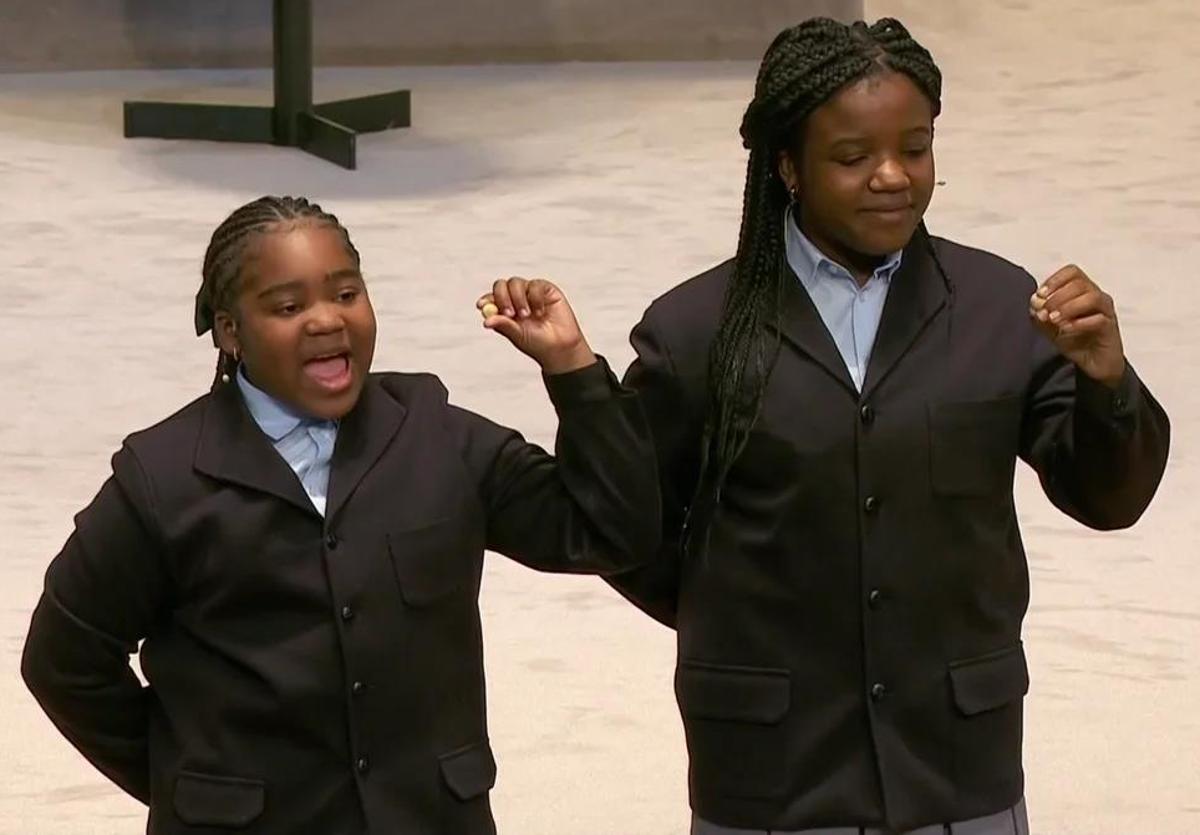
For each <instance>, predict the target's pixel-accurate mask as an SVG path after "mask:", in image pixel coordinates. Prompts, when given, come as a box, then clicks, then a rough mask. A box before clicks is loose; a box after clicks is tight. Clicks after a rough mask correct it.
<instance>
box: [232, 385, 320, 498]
mask: <svg viewBox="0 0 1200 835" xmlns="http://www.w3.org/2000/svg"><path fill="white" fill-rule="evenodd" d="M237 382H238V388H239V389H241V392H242V397H243V399H245V401H246V408H247V409H249V410H250V415H251V417H253V418H254V422H255V423H257V424H258V428H259V429H261V430H262V431H263V433H264V434H265V435H266V436H267V437H268V438H270V439H271V443H272V445H274V447H275V451H276V452H278V453H279V455H280V456H281V457H282V458H283V460H284V461H286V462H287V464H288V466H289V467H291V468H292V472H294V473H295V474H296V478H298V479H299V480H300V485H301V486H302V487H303V488H304V492H305V493H307V494H308V498H309V499H311V500H312V503H313V507H315V508H316V509H317V512H318V513H320V514H321V515H322V516H324V515H325V499H326V497H327V496H328V494H329V462H330V461H331V460H332V458H333V445H334V443H336V442H337V431H338V427H337V423H335V422H334V421H332V420H317V419H315V418H308V417H304V416H303V415H299V414H296V413H295V412H294V411H292V410H291V409H289V408H288V407H287V406H286V405H284V404H283V403H281V402H280V401H278V400H276V399H275V398H274V397H272V396H271V395H269V394H267V393H266V392H265V391H263V390H262V389H260V388H259V387H258V386H256V385H254V383H252V382H250V380H249V379H248V378H247V377H246V374H245V373H244V372H243V371H242V369H241V368H239V369H238V373H237Z"/></svg>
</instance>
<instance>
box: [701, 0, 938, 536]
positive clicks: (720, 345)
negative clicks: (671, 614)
mask: <svg viewBox="0 0 1200 835" xmlns="http://www.w3.org/2000/svg"><path fill="white" fill-rule="evenodd" d="M888 70H891V71H895V72H902V73H904V74H905V75H907V76H909V77H910V78H911V79H912V80H913V81H914V82H915V83H916V84H917V86H918V88H920V90H921V91H922V92H923V93H925V95H926V96H928V97H929V100H930V102H931V104H932V106H933V114H934V116H935V117H936V116H937V114H938V112H939V111H940V109H941V91H942V76H941V72H940V71H939V70H938V68H937V65H936V64H934V62H933V58H932V56H930V54H929V52H928V50H926V49H925V48H924V47H923V46H921V45H920V44H919V43H917V41H916V40H914V39H913V37H912V36H911V35H910V34H909V33H908V30H907V29H905V28H904V26H903V25H902V24H901V23H900V22H899V21H896V20H893V19H892V18H883V19H881V20H879V21H878V22H876V23H875V24H873V25H871V26H868V25H867V24H866V23H863V22H862V21H859V22H857V23H854V24H852V25H846V24H843V23H840V22H838V21H836V20H831V19H829V18H813V19H811V20H806V21H805V22H803V23H801V24H799V25H798V26H794V27H792V28H790V29H785V30H784V31H783V32H781V33H780V34H779V35H778V36H777V37H776V38H775V40H774V41H773V42H772V43H771V45H770V47H768V49H767V52H766V55H765V56H764V57H763V61H762V65H761V66H760V67H759V71H758V78H757V81H756V83H755V89H754V100H753V101H751V102H750V106H749V107H748V108H747V109H746V114H745V117H744V118H743V120H742V126H741V136H742V142H743V145H744V146H745V147H746V148H747V149H748V150H749V151H750V159H749V163H748V165H747V171H746V189H745V194H744V198H743V206H742V223H741V230H740V233H739V236H738V249H737V260H736V264H735V266H734V271H733V278H732V280H731V281H730V283H729V287H728V289H727V290H726V293H725V300H724V307H723V310H722V315H721V322H720V326H719V328H718V330H717V334H716V338H715V340H714V342H713V346H712V348H711V351H710V354H709V380H710V384H709V385H710V388H709V405H708V414H707V416H706V420H705V425H704V433H703V440H702V445H701V450H700V454H701V458H700V475H699V479H698V482H697V487H696V494H695V496H694V497H693V501H692V502H691V505H690V507H689V509H688V518H687V520H686V522H685V529H690V530H685V535H684V539H685V542H684V545H685V547H688V546H689V545H690V544H691V543H693V542H694V541H696V533H698V532H699V531H698V530H697V528H700V529H702V526H704V525H706V524H707V522H708V517H709V516H710V514H711V512H712V510H713V509H714V508H715V507H716V505H717V504H718V503H719V502H720V497H721V488H722V486H723V485H724V482H725V479H726V477H727V476H728V475H729V471H730V469H731V468H732V467H733V464H734V462H735V461H736V460H737V458H738V456H739V455H740V454H741V452H742V450H743V448H744V447H745V445H746V441H747V439H748V438H749V435H750V429H751V427H752V426H753V425H754V422H755V421H756V420H757V418H758V413H759V409H760V408H761V405H762V400H763V393H764V391H765V389H766V385H767V379H768V377H769V376H770V370H771V366H772V365H773V362H774V352H775V351H777V350H778V346H779V343H778V334H779V327H778V326H779V318H780V316H781V300H782V297H783V291H784V289H785V284H784V282H785V281H786V280H788V279H787V275H786V272H787V271H786V270H784V268H783V264H784V237H783V218H784V213H785V211H786V210H787V206H788V202H789V200H790V197H789V195H788V193H787V187H786V186H785V184H784V183H783V181H782V180H781V179H780V177H779V176H778V174H777V173H776V171H777V159H778V155H779V152H780V151H781V150H784V149H785V148H787V147H788V143H789V141H790V140H791V139H792V138H793V137H794V136H795V135H796V133H797V131H798V130H799V129H800V127H801V126H802V124H803V122H804V119H805V118H806V117H807V116H808V115H809V114H810V113H811V112H812V111H813V110H814V109H816V108H817V107H818V106H820V105H821V104H823V103H824V102H826V101H828V100H829V99H830V98H831V97H832V96H833V95H834V94H835V93H837V92H838V91H839V90H841V89H842V88H844V87H845V86H847V85H848V84H851V83H853V82H855V81H858V80H860V79H862V78H865V77H867V76H868V75H871V74H875V73H881V72H885V71H888ZM921 235H922V237H923V238H924V239H925V240H926V241H928V240H929V237H928V235H927V234H925V231H924V227H923V226H922V229H921ZM929 247H930V251H931V253H932V254H933V256H934V259H935V261H936V260H937V253H936V252H933V248H932V243H930V244H929ZM938 263H939V269H940V262H938ZM943 272H944V271H943ZM772 323H773V324H774V328H773V329H774V331H775V334H776V337H775V340H773V343H774V344H773V346H769V345H768V343H769V342H771V341H772V340H769V339H768V325H769V324H772ZM769 347H770V355H769ZM701 541H703V540H702V539H701Z"/></svg>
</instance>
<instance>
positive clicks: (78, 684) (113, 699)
mask: <svg viewBox="0 0 1200 835" xmlns="http://www.w3.org/2000/svg"><path fill="white" fill-rule="evenodd" d="M151 517H152V508H151V504H150V491H149V489H148V488H147V483H146V479H145V476H144V475H143V473H142V470H141V467H140V465H139V464H138V462H137V459H136V457H135V456H134V454H133V453H132V452H131V451H130V450H129V449H128V448H124V449H122V450H121V451H120V452H118V453H117V454H116V455H115V456H113V475H112V477H110V478H109V479H108V481H106V482H105V484H104V486H103V487H101V489H100V492H99V493H98V494H97V495H96V497H95V499H93V500H92V503H91V504H90V505H89V506H88V507H87V508H85V509H84V510H83V511H81V512H80V513H79V514H78V515H77V516H76V518H75V530H74V532H73V533H72V534H71V535H70V537H69V538H68V540H67V542H66V545H65V546H64V547H63V550H62V552H61V553H60V554H59V555H58V556H57V557H55V558H54V560H53V562H51V564H50V567H49V569H48V570H47V572H46V581H45V589H44V591H43V593H42V596H41V599H40V600H39V601H38V604H37V607H36V609H35V610H34V613H33V619H32V622H31V624H30V627H29V634H28V636H27V637H26V640H25V651H24V654H23V656H22V659H21V673H22V676H23V677H24V679H25V683H26V685H27V686H28V687H29V689H30V691H31V692H32V693H33V695H34V697H35V698H36V699H37V701H38V703H39V704H40V705H41V706H42V709H43V710H45V712H46V714H47V715H48V716H49V717H50V720H51V721H52V722H53V723H54V724H55V726H57V727H58V729H59V731H61V732H62V734H63V736H65V737H66V738H67V740H68V741H70V743H71V744H72V745H74V746H75V747H76V748H78V749H79V751H80V753H82V754H83V755H84V757H86V758H87V759H88V760H89V761H90V762H91V763H92V764H93V765H95V766H96V768H98V769H99V770H100V771H101V772H103V773H104V774H105V775H106V776H107V777H108V778H109V779H111V780H112V781H113V782H114V783H116V784H117V785H118V786H120V787H121V788H122V789H124V790H125V791H126V792H128V793H129V794H131V795H133V796H134V797H136V798H137V799H138V800H141V801H142V802H143V803H147V802H149V798H150V772H149V760H148V756H147V735H148V730H149V729H148V704H149V697H150V693H149V689H148V688H144V687H143V686H142V685H141V682H140V681H139V680H138V678H137V676H136V675H135V674H134V672H133V670H132V669H131V668H130V666H129V656H130V655H131V654H133V653H134V652H136V651H137V647H138V642H139V641H140V640H141V639H142V638H144V637H145V636H146V635H147V634H148V632H149V631H150V628H151V625H152V623H153V622H154V620H155V618H156V617H158V616H159V613H160V612H161V611H162V609H163V607H164V599H165V597H166V593H167V592H166V589H167V581H166V577H165V576H164V572H163V568H162V559H161V548H160V546H159V543H158V542H157V541H156V538H155V536H154V535H153V533H152V527H151V526H150V525H149V524H148V520H149V519H150V518H151Z"/></svg>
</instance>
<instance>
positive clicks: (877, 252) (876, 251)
mask: <svg viewBox="0 0 1200 835" xmlns="http://www.w3.org/2000/svg"><path fill="white" fill-rule="evenodd" d="M916 231H917V227H916V226H915V225H913V226H908V227H906V228H904V229H896V230H888V231H882V230H870V231H869V232H866V233H864V234H863V235H860V236H859V245H858V247H857V248H858V251H859V252H862V253H863V254H864V255H873V256H876V257H879V258H885V257H887V256H888V255H891V254H892V253H893V252H896V251H897V250H901V249H904V248H905V247H906V246H908V242H909V241H911V240H912V236H913V234H914V233H915V232H916Z"/></svg>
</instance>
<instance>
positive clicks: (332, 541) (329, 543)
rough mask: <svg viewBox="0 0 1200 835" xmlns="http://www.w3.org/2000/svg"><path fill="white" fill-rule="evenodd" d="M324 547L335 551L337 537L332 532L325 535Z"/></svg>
mask: <svg viewBox="0 0 1200 835" xmlns="http://www.w3.org/2000/svg"><path fill="white" fill-rule="evenodd" d="M325 547H326V548H328V549H329V550H330V551H336V550H337V547H338V538H337V537H336V536H334V535H333V534H330V535H329V536H327V537H325Z"/></svg>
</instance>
